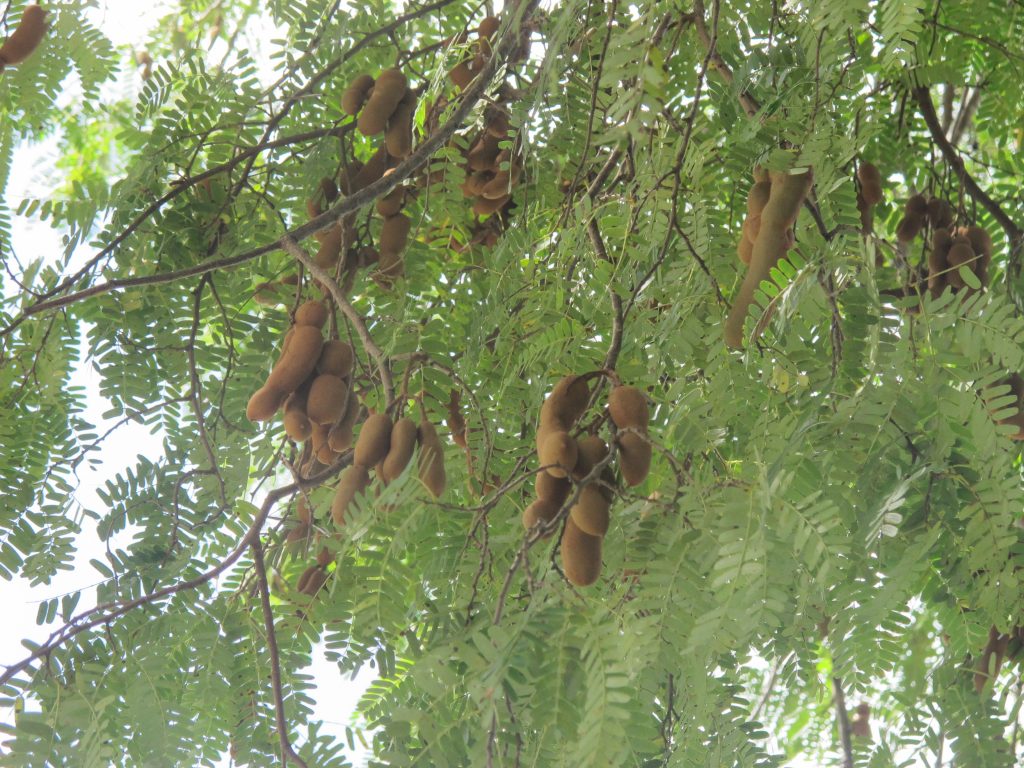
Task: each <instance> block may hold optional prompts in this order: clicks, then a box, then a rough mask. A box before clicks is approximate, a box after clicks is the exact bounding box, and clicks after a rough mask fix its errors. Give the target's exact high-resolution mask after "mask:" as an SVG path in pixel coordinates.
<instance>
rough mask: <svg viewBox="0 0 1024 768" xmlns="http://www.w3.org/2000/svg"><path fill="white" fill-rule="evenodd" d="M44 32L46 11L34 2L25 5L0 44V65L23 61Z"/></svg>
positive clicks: (34, 47) (40, 39)
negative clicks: (10, 30)
mask: <svg viewBox="0 0 1024 768" xmlns="http://www.w3.org/2000/svg"><path fill="white" fill-rule="evenodd" d="M45 34H46V11H44V10H43V9H42V8H40V7H39V6H38V5H35V4H33V5H28V6H26V7H25V10H24V11H22V13H21V21H19V22H18V26H17V28H15V30H14V32H12V33H11V36H10V37H8V38H7V39H6V40H4V43H3V45H2V46H0V65H3V66H7V65H9V64H20V63H21V62H23V61H24V60H25V59H27V58H28V57H29V56H31V55H32V52H33V51H35V49H36V47H37V46H38V45H39V43H40V42H41V41H42V39H43V36H44V35H45ZM0 69H2V66H0Z"/></svg>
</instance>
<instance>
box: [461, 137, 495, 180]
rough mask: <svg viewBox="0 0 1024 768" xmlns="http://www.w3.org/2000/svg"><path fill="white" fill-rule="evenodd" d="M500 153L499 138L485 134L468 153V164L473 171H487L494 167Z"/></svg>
mask: <svg viewBox="0 0 1024 768" xmlns="http://www.w3.org/2000/svg"><path fill="white" fill-rule="evenodd" d="M500 151H501V148H500V147H499V146H498V139H497V137H495V136H491V135H490V134H488V133H485V134H484V135H483V136H481V137H480V138H478V139H477V140H476V142H475V143H474V144H473V146H472V147H470V150H469V152H468V153H466V162H467V163H468V165H469V167H470V169H471V170H474V171H486V170H489V169H490V168H491V167H492V166H493V165H494V161H495V159H496V158H497V157H498V152H500Z"/></svg>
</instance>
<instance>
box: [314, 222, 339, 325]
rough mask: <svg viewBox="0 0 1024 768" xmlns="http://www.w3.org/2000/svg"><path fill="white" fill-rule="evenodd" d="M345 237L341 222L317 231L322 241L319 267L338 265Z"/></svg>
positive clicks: (318, 253)
mask: <svg viewBox="0 0 1024 768" xmlns="http://www.w3.org/2000/svg"><path fill="white" fill-rule="evenodd" d="M343 237H344V233H343V231H342V229H341V224H335V225H334V226H333V227H331V228H330V229H328V230H325V231H324V232H317V233H316V238H317V240H319V241H320V247H319V248H318V249H317V252H316V257H315V258H314V261H316V263H317V266H318V267H321V268H323V269H326V270H330V269H331V268H333V267H334V266H336V265H337V263H338V259H339V258H341V242H342V239H343ZM325 319H326V318H325Z"/></svg>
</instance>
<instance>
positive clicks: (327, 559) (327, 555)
mask: <svg viewBox="0 0 1024 768" xmlns="http://www.w3.org/2000/svg"><path fill="white" fill-rule="evenodd" d="M333 562H334V553H333V552H331V550H330V549H328V548H327V547H321V548H320V551H319V552H317V553H316V564H317V565H319V566H320V567H321V568H326V567H327V566H328V565H330V564H331V563H333Z"/></svg>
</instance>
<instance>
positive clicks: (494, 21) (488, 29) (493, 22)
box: [476, 16, 501, 40]
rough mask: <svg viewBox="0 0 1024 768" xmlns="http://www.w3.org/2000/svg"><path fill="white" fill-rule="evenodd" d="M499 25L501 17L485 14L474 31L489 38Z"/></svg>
mask: <svg viewBox="0 0 1024 768" xmlns="http://www.w3.org/2000/svg"><path fill="white" fill-rule="evenodd" d="M500 26H501V19H499V18H498V17H497V16H485V17H484V19H483V21H481V22H480V26H479V27H477V29H476V32H477V35H479V36H480V37H482V38H484V39H486V40H490V39H491V38H492V37H494V33H495V32H497V31H498V28H499V27H500Z"/></svg>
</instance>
